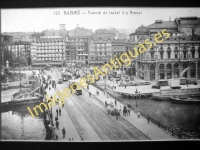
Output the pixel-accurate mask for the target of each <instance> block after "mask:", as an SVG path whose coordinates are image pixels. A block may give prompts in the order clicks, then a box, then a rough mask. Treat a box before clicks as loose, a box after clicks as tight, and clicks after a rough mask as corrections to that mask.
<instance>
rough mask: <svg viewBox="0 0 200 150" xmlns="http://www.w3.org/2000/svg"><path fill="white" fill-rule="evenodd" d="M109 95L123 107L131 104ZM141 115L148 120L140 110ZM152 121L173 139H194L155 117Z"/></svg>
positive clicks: (132, 107)
mask: <svg viewBox="0 0 200 150" xmlns="http://www.w3.org/2000/svg"><path fill="white" fill-rule="evenodd" d="M92 85H93V86H94V87H96V88H97V89H99V90H101V91H103V92H104V91H105V90H104V89H103V88H101V87H99V86H98V85H96V84H92ZM109 94H110V97H112V98H114V99H116V100H117V101H120V102H121V103H122V104H123V105H125V106H127V105H128V104H129V103H127V102H125V101H123V100H122V99H120V98H119V97H116V96H114V95H113V94H112V93H111V92H109ZM129 105H130V104H129ZM130 106H131V107H130V108H131V109H132V110H133V111H134V112H135V113H136V112H137V108H136V107H134V106H132V105H130ZM140 114H141V116H143V117H144V118H147V114H146V113H144V112H142V111H141V110H140ZM150 121H151V122H152V123H154V124H155V125H157V126H158V127H159V128H161V129H163V130H164V131H165V132H167V133H168V134H170V135H172V136H173V137H175V138H178V139H190V138H191V137H192V136H191V135H189V134H187V133H185V132H181V131H179V130H178V129H177V128H176V126H175V127H169V126H167V125H165V124H163V123H161V122H159V121H158V120H156V119H155V118H153V117H150ZM198 136H200V135H198Z"/></svg>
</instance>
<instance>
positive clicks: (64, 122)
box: [47, 86, 81, 142]
mask: <svg viewBox="0 0 200 150" xmlns="http://www.w3.org/2000/svg"><path fill="white" fill-rule="evenodd" d="M50 87H51V86H50ZM47 94H48V95H49V97H50V96H51V95H52V96H54V94H55V89H53V88H51V90H49V89H48V90H47ZM59 108H61V116H59V112H58V121H59V130H58V129H55V132H56V134H57V136H58V140H59V141H65V142H66V141H69V138H73V139H74V140H77V141H81V138H80V136H79V134H78V132H77V130H76V128H75V127H74V125H73V122H72V121H71V119H70V117H69V115H68V113H67V112H66V110H65V108H62V107H61V106H60V105H55V106H53V107H52V112H53V124H54V127H55V128H56V124H55V117H56V115H57V114H56V109H59ZM63 127H65V131H66V134H65V138H64V139H63V134H62V129H63Z"/></svg>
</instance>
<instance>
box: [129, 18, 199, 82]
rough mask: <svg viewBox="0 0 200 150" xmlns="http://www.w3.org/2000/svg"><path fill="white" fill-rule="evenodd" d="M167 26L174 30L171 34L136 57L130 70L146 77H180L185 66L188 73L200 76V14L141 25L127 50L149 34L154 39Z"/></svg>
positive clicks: (168, 30)
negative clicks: (199, 15)
mask: <svg viewBox="0 0 200 150" xmlns="http://www.w3.org/2000/svg"><path fill="white" fill-rule="evenodd" d="M163 29H166V31H165V32H168V33H169V34H170V38H169V39H165V40H163V42H161V43H157V44H156V46H153V47H152V48H151V49H148V48H147V50H146V52H144V53H143V54H140V55H139V56H138V57H137V58H136V59H133V60H132V64H131V68H129V69H127V70H126V72H127V73H128V74H130V75H136V76H138V77H141V78H144V79H145V80H158V79H171V78H178V77H179V75H180V74H181V73H183V70H185V73H184V74H183V76H184V77H186V78H196V79H200V39H199V31H200V18H197V17H181V18H177V19H175V20H174V21H162V20H156V21H155V23H153V24H151V25H149V26H146V27H144V26H141V27H139V28H138V29H137V30H136V31H135V33H133V34H130V42H128V43H127V44H126V50H128V49H132V48H133V47H136V46H137V45H138V44H139V43H144V40H145V39H146V38H148V39H150V42H152V43H154V42H155V41H154V35H155V34H156V33H157V32H161V31H162V30H163Z"/></svg>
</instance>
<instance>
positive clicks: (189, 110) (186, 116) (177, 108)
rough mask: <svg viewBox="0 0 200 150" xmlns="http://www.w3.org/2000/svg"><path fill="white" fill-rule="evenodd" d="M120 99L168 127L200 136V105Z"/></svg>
mask: <svg viewBox="0 0 200 150" xmlns="http://www.w3.org/2000/svg"><path fill="white" fill-rule="evenodd" d="M118 97H119V98H120V99H122V100H124V101H125V102H130V104H131V105H132V106H134V107H136V106H137V107H138V108H139V109H140V110H141V111H142V112H144V113H146V114H149V115H150V116H151V117H153V118H154V119H156V120H158V121H159V122H161V123H163V124H165V125H167V126H171V127H172V126H175V125H178V126H181V127H182V128H183V129H184V131H187V132H196V133H198V134H200V105H197V104H177V103H172V102H169V101H158V100H153V99H133V98H124V97H121V96H120V95H118ZM136 102H137V104H136Z"/></svg>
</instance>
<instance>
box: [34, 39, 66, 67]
mask: <svg viewBox="0 0 200 150" xmlns="http://www.w3.org/2000/svg"><path fill="white" fill-rule="evenodd" d="M31 45H32V46H31V48H32V49H31V53H32V54H31V56H32V57H34V60H35V61H34V62H33V63H32V65H33V66H45V65H46V64H49V65H52V66H62V65H63V64H64V61H65V39H64V38H63V37H60V36H50V37H41V38H38V39H36V41H33V42H32V43H31ZM35 46H36V47H35ZM34 55H35V56H34Z"/></svg>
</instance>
